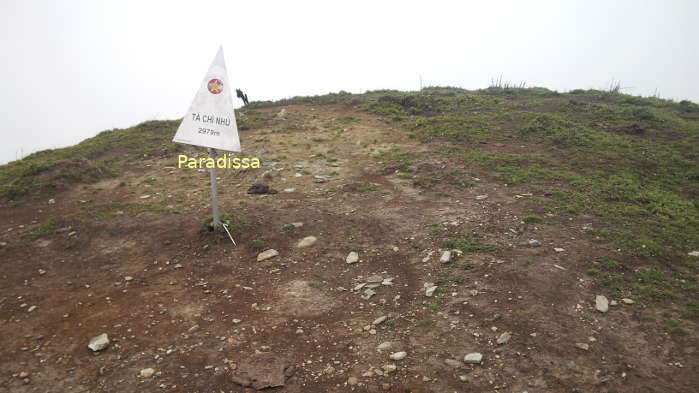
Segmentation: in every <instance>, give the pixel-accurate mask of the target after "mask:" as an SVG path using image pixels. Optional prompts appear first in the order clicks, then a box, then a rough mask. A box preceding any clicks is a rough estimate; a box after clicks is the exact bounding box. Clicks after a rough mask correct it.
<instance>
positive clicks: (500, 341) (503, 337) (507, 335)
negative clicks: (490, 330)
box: [497, 332, 512, 345]
mask: <svg viewBox="0 0 699 393" xmlns="http://www.w3.org/2000/svg"><path fill="white" fill-rule="evenodd" d="M510 338H512V333H510V332H505V333H503V334H501V335H500V337H498V341H497V342H498V344H500V345H502V344H507V342H508V341H510Z"/></svg>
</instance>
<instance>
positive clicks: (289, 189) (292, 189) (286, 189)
mask: <svg viewBox="0 0 699 393" xmlns="http://www.w3.org/2000/svg"><path fill="white" fill-rule="evenodd" d="M294 191H296V189H295V188H285V189H284V192H294Z"/></svg>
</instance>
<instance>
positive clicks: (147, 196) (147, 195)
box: [139, 194, 150, 199]
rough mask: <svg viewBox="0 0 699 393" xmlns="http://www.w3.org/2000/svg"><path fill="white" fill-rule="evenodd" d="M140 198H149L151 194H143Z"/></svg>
mask: <svg viewBox="0 0 699 393" xmlns="http://www.w3.org/2000/svg"><path fill="white" fill-rule="evenodd" d="M139 198H141V199H148V198H150V194H145V195H141V196H140V197H139Z"/></svg>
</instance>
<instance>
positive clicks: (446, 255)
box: [439, 251, 451, 263]
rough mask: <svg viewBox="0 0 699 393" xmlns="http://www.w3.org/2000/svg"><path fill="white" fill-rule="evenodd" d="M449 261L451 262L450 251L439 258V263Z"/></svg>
mask: <svg viewBox="0 0 699 393" xmlns="http://www.w3.org/2000/svg"><path fill="white" fill-rule="evenodd" d="M449 261H451V251H444V252H443V253H442V256H441V257H440V258H439V262H441V263H449Z"/></svg>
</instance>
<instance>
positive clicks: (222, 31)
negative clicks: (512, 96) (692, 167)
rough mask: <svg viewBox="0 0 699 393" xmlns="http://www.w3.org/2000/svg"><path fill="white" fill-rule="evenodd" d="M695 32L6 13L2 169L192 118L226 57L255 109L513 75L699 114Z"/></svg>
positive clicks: (627, 20) (623, 5)
mask: <svg viewBox="0 0 699 393" xmlns="http://www.w3.org/2000/svg"><path fill="white" fill-rule="evenodd" d="M698 18H699V2H697V1H691V0H689V1H679V0H677V1H660V0H658V1H638V0H637V1H583V0H580V1H562V0H561V1H534V0H532V1H458V2H457V1H453V2H446V1H436V0H430V1H420V2H411V1H406V0H403V1H377V0H374V1H367V2H365V1H358V0H355V1H343V2H334V1H317V2H315V1H300V0H296V1H279V2H274V1H264V2H263V1H220V2H214V1H186V2H185V1H182V2H177V1H114V2H106V1H19V0H17V1H9V0H0V31H1V34H0V55H1V59H2V60H0V86H1V88H0V136H1V137H2V139H1V140H2V141H1V142H0V163H4V162H7V161H11V160H14V159H15V157H16V156H17V155H18V152H19V150H20V149H23V151H24V154H25V155H26V154H28V153H30V152H33V151H36V150H42V149H46V148H55V147H62V146H67V145H72V144H75V143H77V142H79V141H81V140H83V139H85V138H87V137H91V136H94V135H95V134H97V133H98V132H100V131H102V130H105V129H111V128H117V127H118V128H122V127H128V126H131V125H134V124H137V123H140V122H141V121H144V120H152V119H175V118H180V117H182V115H183V114H184V113H185V112H186V110H187V108H188V106H189V104H190V103H191V100H192V98H193V97H194V93H195V92H196V89H197V88H198V86H199V83H200V81H201V78H202V77H203V76H204V73H205V72H206V70H207V68H208V66H209V64H210V62H211V60H212V59H213V57H214V55H215V54H216V50H217V49H218V47H219V45H221V44H223V47H224V51H225V54H226V62H227V65H228V74H229V77H230V79H231V81H232V83H233V84H234V85H235V87H240V88H242V89H243V90H244V91H245V92H246V93H247V94H248V96H249V97H250V99H251V100H258V99H278V98H283V97H291V96H295V95H314V94H324V93H327V92H333V91H339V90H346V91H350V92H355V93H356V92H360V91H365V90H375V89H380V88H392V89H401V90H416V89H417V88H418V87H419V75H422V79H423V84H424V85H449V86H459V87H463V88H467V89H477V88H483V87H487V86H488V84H489V82H490V79H491V78H493V77H497V76H499V75H502V76H503V79H504V80H508V81H512V82H517V83H519V82H526V83H527V86H532V85H535V86H543V87H548V88H550V89H555V90H559V91H566V90H571V89H575V88H605V87H607V86H608V85H609V83H610V82H611V81H612V79H615V80H620V81H621V82H622V86H624V87H628V89H626V90H625V92H627V93H631V94H637V95H651V94H653V92H654V91H655V89H657V90H658V93H659V94H660V96H661V97H664V98H673V99H676V100H681V99H690V100H692V101H695V102H699V79H698V78H697V75H696V72H697V70H699V41H697V37H699V23H697V22H696V21H697V19H698ZM239 104H240V101H237V102H236V105H239Z"/></svg>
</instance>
